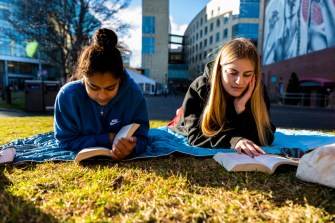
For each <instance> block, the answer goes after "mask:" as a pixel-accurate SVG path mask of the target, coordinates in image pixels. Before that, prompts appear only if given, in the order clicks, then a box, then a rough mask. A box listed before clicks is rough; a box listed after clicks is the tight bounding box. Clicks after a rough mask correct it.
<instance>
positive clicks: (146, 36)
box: [142, 0, 169, 87]
mask: <svg viewBox="0 0 335 223" xmlns="http://www.w3.org/2000/svg"><path fill="white" fill-rule="evenodd" d="M168 55H169V0H142V68H143V69H144V75H145V76H147V77H150V78H151V79H153V80H155V81H156V82H158V83H160V84H162V86H163V87H164V86H165V87H166V86H167V84H168V83H167V74H168V59H169V58H168Z"/></svg>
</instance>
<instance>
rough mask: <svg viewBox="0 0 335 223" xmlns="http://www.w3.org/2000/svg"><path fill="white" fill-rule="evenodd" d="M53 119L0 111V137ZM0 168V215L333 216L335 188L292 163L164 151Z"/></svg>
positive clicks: (94, 218)
mask: <svg viewBox="0 0 335 223" xmlns="http://www.w3.org/2000/svg"><path fill="white" fill-rule="evenodd" d="M52 124H53V118H52V117H30V118H0V129H1V132H0V136H1V137H0V144H4V143H8V142H10V141H13V140H16V139H18V138H25V137H28V136H33V135H36V134H38V133H44V132H48V131H52ZM166 124H167V122H162V121H155V120H153V121H151V122H150V125H151V127H152V128H153V127H158V126H162V125H166ZM0 171H1V172H0V222H334V221H335V190H334V189H331V188H328V187H324V186H321V185H317V184H311V183H305V182H302V181H300V180H298V179H297V178H296V177H295V172H294V171H293V170H288V171H285V172H279V173H275V174H273V175H267V174H265V173H255V172H253V173H229V172H227V171H225V170H224V169H223V168H222V166H220V165H219V164H217V163H216V162H214V161H213V159H211V158H194V157H180V156H168V157H164V158H155V159H145V160H139V161H127V162H119V163H114V162H107V161H104V162H102V161H100V162H94V163H93V162H92V163H86V164H83V165H75V164H74V163H73V162H46V163H42V164H25V165H21V166H9V165H6V166H3V167H0Z"/></svg>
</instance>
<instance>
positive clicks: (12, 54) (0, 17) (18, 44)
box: [0, 0, 51, 90]
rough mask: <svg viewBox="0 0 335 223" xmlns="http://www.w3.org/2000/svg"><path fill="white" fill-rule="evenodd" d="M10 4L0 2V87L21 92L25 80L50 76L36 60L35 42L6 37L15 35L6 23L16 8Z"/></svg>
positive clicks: (44, 66) (43, 65)
mask: <svg viewBox="0 0 335 223" xmlns="http://www.w3.org/2000/svg"><path fill="white" fill-rule="evenodd" d="M11 2H12V1H10V0H0V86H2V87H6V86H10V87H11V88H12V89H14V90H16V89H18V90H22V89H23V88H24V81H25V80H31V79H37V78H38V77H42V76H46V75H48V74H49V75H50V74H51V72H50V71H51V70H49V68H48V67H49V66H48V65H46V64H43V62H42V61H41V60H40V59H39V58H38V56H39V54H38V50H37V48H38V43H37V42H34V41H27V40H26V39H23V38H21V37H20V36H19V35H17V36H15V38H11V37H9V36H8V35H7V33H16V31H15V30H14V29H13V28H12V27H11V25H10V23H9V22H8V17H9V16H10V15H11V14H12V13H15V8H16V7H15V5H13V4H12V3H11Z"/></svg>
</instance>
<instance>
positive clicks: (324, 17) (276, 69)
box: [262, 0, 335, 107]
mask: <svg viewBox="0 0 335 223" xmlns="http://www.w3.org/2000/svg"><path fill="white" fill-rule="evenodd" d="M264 12H265V13H264V35H263V38H264V41H263V54H262V62H263V66H262V71H263V79H264V80H265V82H266V85H267V86H268V92H269V96H270V98H271V100H272V101H278V100H280V101H281V102H283V100H285V98H286V97H287V96H288V94H287V93H288V92H287V86H288V82H289V80H290V78H291V75H292V74H293V73H296V75H297V77H298V79H299V80H300V92H299V93H297V94H295V95H290V97H296V99H297V103H298V104H299V105H303V106H317V107H325V106H329V105H330V99H329V98H330V96H331V95H334V94H335V71H334V66H333V64H334V61H335V36H334V33H335V25H334V24H335V5H334V2H333V1H312V0H296V1H290V0H269V1H266V5H265V10H264ZM333 106H335V104H334V105H333Z"/></svg>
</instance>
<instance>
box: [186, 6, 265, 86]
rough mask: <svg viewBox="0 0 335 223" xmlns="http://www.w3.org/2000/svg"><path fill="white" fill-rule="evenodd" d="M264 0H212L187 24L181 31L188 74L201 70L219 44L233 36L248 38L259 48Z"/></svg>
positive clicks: (195, 75)
mask: <svg viewBox="0 0 335 223" xmlns="http://www.w3.org/2000/svg"><path fill="white" fill-rule="evenodd" d="M262 5H263V0H235V1H231V0H212V1H210V2H209V3H208V4H207V5H206V7H205V8H204V9H202V10H201V11H200V12H199V13H198V15H196V16H195V18H194V19H193V20H192V21H191V23H190V24H189V25H188V27H187V29H186V31H185V34H184V41H185V42H184V47H185V61H186V63H187V64H188V67H189V75H190V77H191V78H193V79H194V78H195V77H197V76H199V75H200V74H202V72H203V70H204V67H205V65H206V63H208V62H209V61H212V60H213V59H214V57H215V55H216V53H217V51H218V49H219V48H220V46H221V45H222V44H223V43H225V42H226V41H229V40H231V39H233V38H234V37H246V38H249V39H251V40H252V41H253V42H254V43H255V45H256V46H257V47H258V49H259V51H261V46H260V45H261V44H259V43H261V42H262V39H261V37H262V35H261V32H262V29H261V28H260V27H262V16H263V13H262V11H263V10H262V9H263V8H262Z"/></svg>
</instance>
